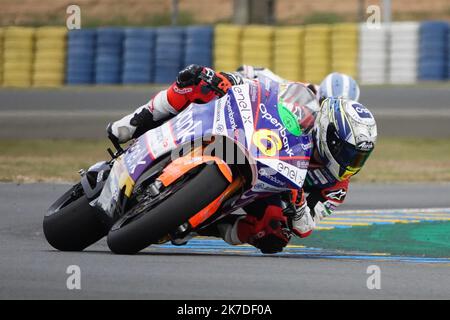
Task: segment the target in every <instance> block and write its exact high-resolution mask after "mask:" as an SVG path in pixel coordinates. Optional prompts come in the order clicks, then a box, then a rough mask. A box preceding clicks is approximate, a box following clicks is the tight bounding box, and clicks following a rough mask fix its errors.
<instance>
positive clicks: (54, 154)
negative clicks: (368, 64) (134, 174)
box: [0, 138, 450, 182]
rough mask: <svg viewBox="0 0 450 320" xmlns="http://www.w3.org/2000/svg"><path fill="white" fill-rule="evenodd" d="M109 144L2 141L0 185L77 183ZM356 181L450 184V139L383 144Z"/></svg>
mask: <svg viewBox="0 0 450 320" xmlns="http://www.w3.org/2000/svg"><path fill="white" fill-rule="evenodd" d="M109 146H110V143H109V142H108V141H107V140H0V150H2V153H1V154H0V181H10V182H11V181H14V182H38V181H75V180H77V178H78V174H77V171H78V170H79V169H81V168H87V167H89V166H90V165H91V164H93V163H95V162H97V161H100V160H106V159H109V155H108V153H107V152H106V148H107V147H109ZM353 179H354V181H360V182H401V181H405V182H424V181H434V182H450V139H434V140H431V139H412V138H410V139H406V138H405V139H399V138H395V139H394V138H383V139H380V140H379V141H378V143H377V146H376V149H375V150H374V152H373V154H372V156H371V158H370V159H369V160H368V161H367V163H366V166H365V167H364V169H363V170H362V171H361V172H360V173H359V174H358V175H356V176H355V177H354V178H353Z"/></svg>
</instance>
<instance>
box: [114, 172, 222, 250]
mask: <svg viewBox="0 0 450 320" xmlns="http://www.w3.org/2000/svg"><path fill="white" fill-rule="evenodd" d="M227 186H228V181H227V180H226V179H225V178H224V176H223V175H222V173H221V172H220V171H219V169H218V168H217V166H216V165H206V166H205V167H203V168H202V169H201V170H200V172H199V173H197V174H196V175H195V176H193V177H192V178H190V180H188V181H187V182H185V183H184V184H183V186H182V187H181V188H180V189H178V190H176V191H174V193H171V194H170V195H168V197H167V199H164V201H162V202H161V203H159V204H158V205H157V206H156V207H153V208H151V209H150V210H149V211H146V212H144V213H141V214H139V215H137V216H136V217H135V218H134V219H132V220H131V221H129V222H127V223H126V224H124V225H121V226H117V225H116V226H113V228H111V230H110V232H109V234H108V246H109V248H110V249H111V251H113V252H114V253H118V254H135V253H137V252H139V251H141V250H142V249H144V248H146V247H148V246H149V245H151V244H152V243H156V242H157V241H158V240H159V239H161V238H162V237H164V236H166V235H167V234H168V233H169V232H172V231H174V230H175V229H176V228H177V227H178V226H180V225H182V224H183V223H185V222H187V221H188V220H189V219H190V218H191V217H192V216H194V215H195V214H196V213H197V212H199V211H200V210H202V209H203V208H205V207H206V206H207V205H208V204H210V203H211V202H212V201H213V200H214V199H216V198H217V197H218V196H220V194H221V193H222V192H223V191H224V190H225V189H226V188H227ZM138 205H139V204H138Z"/></svg>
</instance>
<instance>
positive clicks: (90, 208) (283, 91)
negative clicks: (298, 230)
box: [43, 78, 319, 254]
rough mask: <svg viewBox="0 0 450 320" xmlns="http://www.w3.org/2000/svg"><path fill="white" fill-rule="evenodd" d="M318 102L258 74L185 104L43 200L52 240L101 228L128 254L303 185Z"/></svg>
mask: <svg viewBox="0 0 450 320" xmlns="http://www.w3.org/2000/svg"><path fill="white" fill-rule="evenodd" d="M318 109H319V105H318V103H317V101H316V99H315V97H314V94H313V93H312V92H311V91H310V90H309V89H308V88H306V87H305V86H304V85H302V84H300V83H278V82H274V81H271V80H270V79H266V78H261V79H259V80H255V81H253V82H249V83H246V84H243V85H239V86H233V87H232V88H231V89H229V91H228V92H227V94H226V95H224V96H223V97H222V98H218V99H216V100H213V101H211V102H209V103H207V104H192V105H190V106H189V107H188V108H187V109H185V110H184V111H183V112H181V113H180V114H179V115H177V116H176V117H175V118H172V119H171V120H169V121H167V122H166V123H164V124H162V125H161V126H160V127H157V128H155V129H152V130H149V131H148V132H146V133H145V134H143V135H142V136H140V137H139V138H137V139H135V140H134V141H133V142H132V143H131V144H130V145H129V146H128V147H127V148H125V150H124V149H122V148H121V146H120V145H118V144H117V143H115V142H114V141H113V139H111V141H112V142H113V144H114V146H115V149H116V150H115V152H113V151H112V150H111V149H108V151H109V153H110V155H111V160H109V161H102V162H98V163H96V164H94V165H93V166H91V167H90V168H89V169H87V170H86V171H84V170H80V174H81V180H80V182H79V183H77V184H75V185H74V186H73V187H72V188H70V190H68V191H67V192H66V193H64V194H63V195H62V196H61V197H60V198H59V199H58V200H57V201H56V202H55V203H53V204H52V205H51V206H50V208H49V209H48V212H47V214H46V215H45V217H44V221H43V230H44V234H45V237H46V239H47V241H48V242H49V244H50V245H52V246H53V247H54V248H56V249H58V250H62V251H81V250H83V249H85V248H87V247H88V246H90V245H92V244H94V243H95V242H97V241H98V240H100V239H101V238H103V237H104V236H107V243H108V246H109V248H110V250H111V251H112V252H114V253H118V254H135V253H137V252H139V251H141V250H143V249H144V248H146V247H148V246H149V245H152V244H160V243H164V242H166V241H169V240H171V239H175V238H178V237H183V236H185V235H187V234H190V233H191V232H198V233H201V230H204V229H205V228H207V227H209V226H211V225H212V224H214V223H219V222H220V221H221V220H222V219H223V218H224V217H226V216H227V215H229V214H232V213H233V212H234V211H236V210H237V209H239V208H241V207H243V206H245V205H247V204H249V203H250V202H253V201H257V199H258V198H262V197H266V196H268V195H271V194H274V193H281V194H288V193H289V194H290V192H289V191H290V190H292V189H295V190H298V189H300V188H301V187H302V185H303V183H304V180H305V176H306V172H307V168H308V164H309V159H310V156H311V152H312V151H311V149H312V143H311V141H312V140H311V139H312V138H311V129H312V126H313V122H314V119H315V115H316V113H317V111H318Z"/></svg>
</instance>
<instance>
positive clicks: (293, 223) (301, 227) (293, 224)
mask: <svg viewBox="0 0 450 320" xmlns="http://www.w3.org/2000/svg"><path fill="white" fill-rule="evenodd" d="M296 209H297V210H296V212H295V214H294V215H293V216H290V217H288V225H289V228H290V229H291V231H292V232H293V233H294V234H295V235H296V236H298V237H300V238H306V237H308V236H309V235H310V234H311V233H312V232H313V230H314V229H315V227H316V223H315V221H314V218H313V217H312V216H311V212H310V209H309V207H308V205H307V203H306V201H305V202H304V203H303V204H302V205H301V206H299V207H297V208H296Z"/></svg>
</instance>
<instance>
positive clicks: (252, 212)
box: [107, 65, 348, 253]
mask: <svg viewBox="0 0 450 320" xmlns="http://www.w3.org/2000/svg"><path fill="white" fill-rule="evenodd" d="M265 70H267V69H260V70H259V72H265V73H266V74H268V73H267V71H265ZM269 72H270V71H269ZM270 74H271V75H273V76H274V77H275V78H273V79H274V80H276V81H278V82H280V79H281V78H279V77H278V76H276V75H274V74H273V73H271V72H270ZM256 77H257V75H255V76H254V77H250V76H248V75H246V74H245V73H243V72H242V70H241V72H238V73H224V72H221V73H217V72H215V71H213V70H212V69H209V68H205V67H201V66H196V65H190V66H188V67H187V68H185V69H184V70H182V71H181V72H180V73H179V75H178V77H177V80H176V81H175V82H174V83H173V84H172V85H171V86H170V87H169V88H168V89H167V90H162V91H160V92H158V93H157V94H156V95H155V96H154V97H153V98H152V99H151V100H150V101H149V102H148V103H147V104H145V105H143V106H141V107H139V108H138V109H136V111H135V112H134V113H132V114H130V115H127V116H125V117H123V118H122V119H120V120H118V121H116V122H114V123H112V124H109V125H108V128H107V131H108V134H109V137H110V139H115V140H116V141H117V142H119V143H124V142H126V141H128V140H130V139H132V138H136V137H138V136H140V135H141V134H143V133H145V132H146V131H148V130H150V129H153V128H155V127H158V126H160V125H161V124H162V123H163V122H165V121H167V120H169V119H170V118H172V117H174V116H176V115H177V114H178V113H179V112H180V111H182V110H184V109H185V108H186V107H187V106H189V105H190V104H191V103H207V102H209V101H211V100H212V99H214V98H215V97H217V96H219V97H220V96H222V95H224V94H225V93H226V91H227V89H228V88H229V87H231V86H233V85H240V84H243V83H244V82H245V81H252V80H250V79H249V78H256ZM281 80H282V79H281ZM282 81H285V80H282ZM211 84H213V85H212V86H211ZM211 87H216V88H219V89H220V90H212V89H211ZM311 161H312V163H311V165H310V170H308V173H307V178H306V180H305V186H304V189H303V190H304V194H303V192H301V196H300V197H297V198H298V199H294V200H293V203H294V204H295V207H304V208H306V209H308V214H309V212H311V217H312V218H313V219H314V221H313V222H312V224H307V225H306V227H305V230H303V231H302V232H294V233H295V234H297V235H298V236H300V237H306V236H308V235H309V234H310V233H311V232H312V230H313V229H314V226H315V225H316V224H317V223H318V222H319V221H320V220H321V219H323V218H324V217H325V216H327V215H329V214H331V213H332V212H333V211H334V209H335V208H336V207H337V206H338V205H339V204H341V203H342V202H343V200H344V198H345V195H346V193H347V189H348V181H343V182H336V181H335V180H333V179H332V176H331V174H330V173H328V172H327V169H326V168H325V167H324V166H322V165H321V164H320V162H318V161H317V160H314V159H313V158H311ZM285 207H286V200H283V199H282V197H281V196H280V195H272V196H270V197H267V198H264V199H259V200H258V201H257V202H254V203H251V204H249V205H247V206H246V207H244V208H243V209H244V211H245V212H246V213H247V214H246V215H240V216H239V215H230V216H228V217H226V218H225V219H223V220H222V221H221V222H220V223H218V224H217V225H216V226H212V227H211V228H207V229H206V230H203V232H202V233H201V234H202V235H209V236H219V237H222V238H223V239H224V240H225V241H226V242H228V243H230V244H242V243H249V244H252V245H254V246H255V247H257V248H259V249H260V250H261V251H262V252H265V253H275V252H280V251H282V250H283V248H284V247H285V246H286V245H287V244H288V242H289V241H290V237H291V233H290V232H289V231H288V229H289V226H290V224H289V219H288V218H287V215H286V214H285V213H284V212H283V208H285ZM176 240H177V239H175V241H172V242H173V243H174V244H184V243H186V241H183V240H182V241H179V242H177V241H176Z"/></svg>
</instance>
